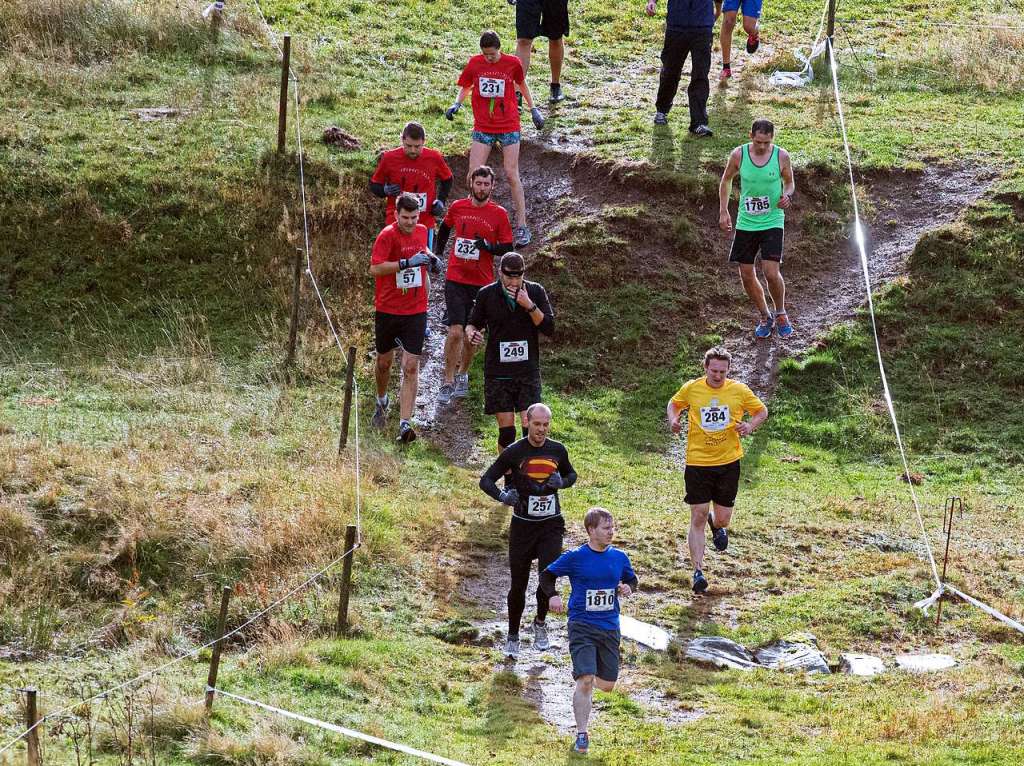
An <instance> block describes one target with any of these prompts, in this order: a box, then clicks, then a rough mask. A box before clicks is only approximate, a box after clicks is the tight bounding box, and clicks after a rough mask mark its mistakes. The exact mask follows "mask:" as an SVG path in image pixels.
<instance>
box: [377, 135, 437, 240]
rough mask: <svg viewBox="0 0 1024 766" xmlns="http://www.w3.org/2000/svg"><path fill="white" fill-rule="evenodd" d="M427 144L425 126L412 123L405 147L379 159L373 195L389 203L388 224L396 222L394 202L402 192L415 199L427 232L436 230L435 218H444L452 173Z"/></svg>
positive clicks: (386, 219) (385, 154)
mask: <svg viewBox="0 0 1024 766" xmlns="http://www.w3.org/2000/svg"><path fill="white" fill-rule="evenodd" d="M426 141H427V134H426V131H424V130H423V126H422V125H420V124H419V123H418V122H410V123H408V124H407V125H406V126H405V128H404V129H403V130H402V145H401V146H400V147H398V148H397V149H391V150H390V151H386V152H384V153H383V154H382V155H381V156H380V161H379V162H378V163H377V169H376V170H375V171H374V173H373V177H372V178H370V191H371V192H372V193H373V194H375V195H376V196H378V197H381V198H382V199H387V201H388V202H387V212H386V214H385V217H384V223H385V224H392V223H394V222H395V198H396V197H397V196H398V195H399V194H401V193H403V192H409V193H411V194H412V195H413V196H415V197H416V199H417V201H418V202H419V205H420V223H421V224H423V225H424V226H426V227H427V228H428V229H433V228H434V227H435V225H436V221H435V218H441V217H442V216H444V211H445V205H447V203H448V195H449V194H450V193H451V190H452V180H453V179H452V171H451V168H449V167H448V163H446V162H445V161H444V156H442V154H441V152H439V151H437V150H436V149H427V148H425V147H424V144H425V143H426Z"/></svg>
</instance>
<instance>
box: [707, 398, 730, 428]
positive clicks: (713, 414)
mask: <svg viewBox="0 0 1024 766" xmlns="http://www.w3.org/2000/svg"><path fill="white" fill-rule="evenodd" d="M728 425H729V405H728V404H723V405H721V406H718V407H701V408H700V427H701V428H703V429H704V430H705V431H724V430H725V429H726V427H727V426H728Z"/></svg>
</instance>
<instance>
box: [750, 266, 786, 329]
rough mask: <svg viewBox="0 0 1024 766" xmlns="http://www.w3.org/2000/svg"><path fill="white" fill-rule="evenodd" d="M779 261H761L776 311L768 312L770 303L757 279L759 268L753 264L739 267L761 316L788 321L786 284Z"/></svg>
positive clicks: (751, 298)
mask: <svg viewBox="0 0 1024 766" xmlns="http://www.w3.org/2000/svg"><path fill="white" fill-rule="evenodd" d="M779 266H780V264H779V262H778V261H767V260H762V261H761V270H762V271H764V279H765V282H767V283H768V293H769V295H771V298H772V303H773V304H774V309H775V310H774V311H769V310H768V303H767V301H766V299H765V294H764V287H762V286H761V280H760V279H758V278H757V268H756V266H755V264H753V263H741V264H740V265H739V274H740V281H741V282H742V283H743V289H744V290H745V291H746V293H747V295H748V296H749V297H750V300H751V301H752V302H753V304H754V306H755V307H756V308H757V309H758V310H759V311H760V312H761V316H763V317H767V316H772V315H777V316H781V317H784V318H786V319H787V320H788V316H787V315H786V282H785V280H784V279H783V278H782V271H781V269H780V268H779Z"/></svg>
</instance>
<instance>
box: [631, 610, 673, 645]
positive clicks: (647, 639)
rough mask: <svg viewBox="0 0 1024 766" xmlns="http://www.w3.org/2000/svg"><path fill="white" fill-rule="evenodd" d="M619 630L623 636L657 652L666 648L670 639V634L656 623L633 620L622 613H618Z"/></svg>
mask: <svg viewBox="0 0 1024 766" xmlns="http://www.w3.org/2000/svg"><path fill="white" fill-rule="evenodd" d="M619 630H620V631H621V632H622V637H623V638H628V639H629V640H630V641H636V642H637V643H638V644H642V645H644V646H646V647H649V648H651V649H655V650H657V651H659V652H663V651H665V650H666V649H668V644H669V642H670V641H671V640H672V634H671V633H669V632H668V631H667V630H664V629H663V628H659V627H658V626H657V625H651V624H650V623H649V622H640V620H634V619H633V618H632V617H627V616H626V615H624V614H623V615H619Z"/></svg>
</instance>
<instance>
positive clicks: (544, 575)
mask: <svg viewBox="0 0 1024 766" xmlns="http://www.w3.org/2000/svg"><path fill="white" fill-rule="evenodd" d="M557 580H558V578H556V577H555V576H554V575H553V574H551V572H549V571H548V570H546V569H545V570H544V571H543V572H541V573H540V579H539V580H538V582H537V587H539V588H540V589H541V591H542V592H543V593H544V595H545V596H547V597H548V598H551V597H552V596H554V595H555V594H556V593H558V590H557V589H556V588H555V583H556V582H557Z"/></svg>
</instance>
